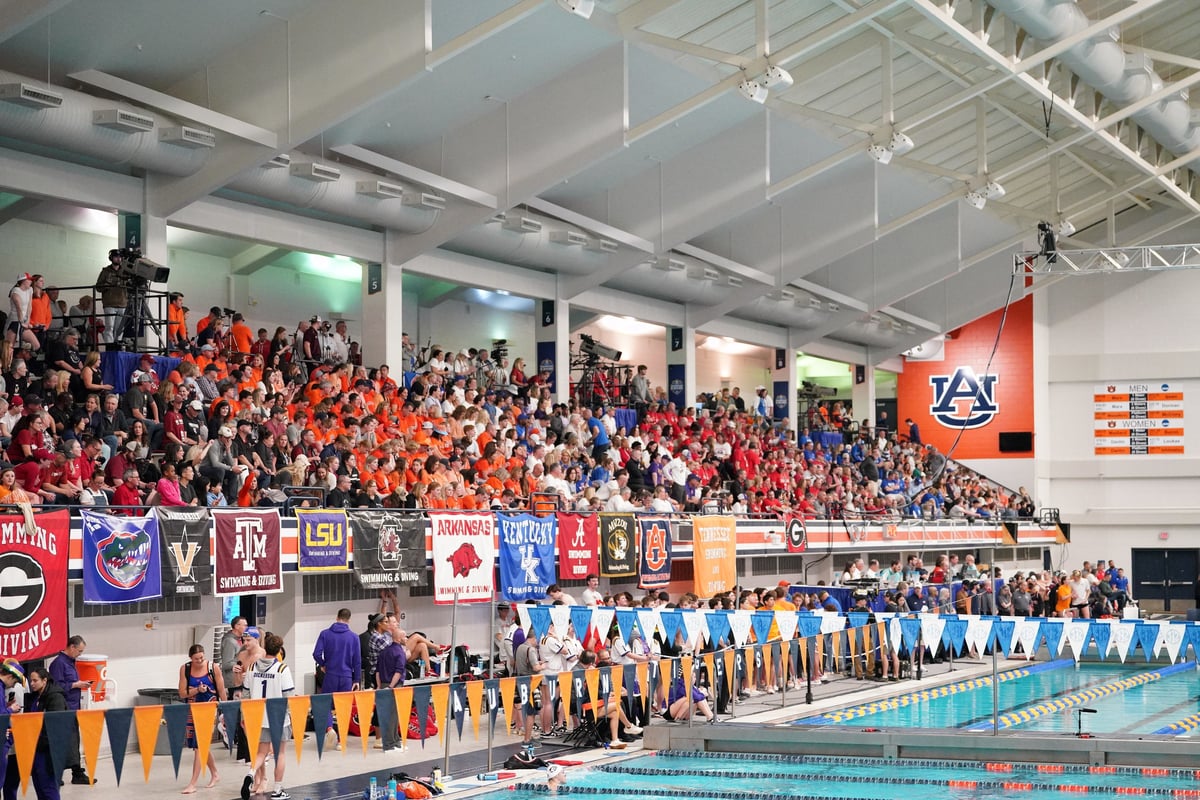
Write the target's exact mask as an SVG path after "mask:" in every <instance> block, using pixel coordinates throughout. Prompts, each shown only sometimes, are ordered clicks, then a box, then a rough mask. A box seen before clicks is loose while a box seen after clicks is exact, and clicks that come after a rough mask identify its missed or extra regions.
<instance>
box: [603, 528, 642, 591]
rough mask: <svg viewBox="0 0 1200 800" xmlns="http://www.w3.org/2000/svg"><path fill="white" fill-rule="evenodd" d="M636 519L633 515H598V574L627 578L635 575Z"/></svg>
mask: <svg viewBox="0 0 1200 800" xmlns="http://www.w3.org/2000/svg"><path fill="white" fill-rule="evenodd" d="M636 531H637V518H636V517H635V516H633V514H601V515H600V574H601V575H603V576H604V577H606V578H628V577H630V576H631V575H636V574H637V547H636V544H637V533H636Z"/></svg>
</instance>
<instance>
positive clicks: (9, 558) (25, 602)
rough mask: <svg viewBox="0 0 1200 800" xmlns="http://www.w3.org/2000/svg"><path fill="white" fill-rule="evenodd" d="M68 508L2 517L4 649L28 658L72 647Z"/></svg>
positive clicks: (0, 628)
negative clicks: (68, 588)
mask: <svg viewBox="0 0 1200 800" xmlns="http://www.w3.org/2000/svg"><path fill="white" fill-rule="evenodd" d="M70 541H71V516H70V512H68V511H52V512H50V513H48V514H34V515H32V518H31V519H30V520H29V522H26V519H25V517H23V516H21V515H20V514H4V515H0V653H3V654H4V656H5V657H6V658H15V659H17V660H18V661H27V660H30V659H35V658H44V657H46V656H52V655H54V654H55V653H57V652H58V651H59V650H62V649H63V648H64V647H66V645H67V558H68V552H67V547H68V544H69V543H70Z"/></svg>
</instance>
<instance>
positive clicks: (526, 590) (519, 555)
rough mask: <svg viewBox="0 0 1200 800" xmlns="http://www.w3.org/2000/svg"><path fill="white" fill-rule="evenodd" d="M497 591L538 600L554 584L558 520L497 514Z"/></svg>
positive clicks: (517, 598) (507, 597)
mask: <svg viewBox="0 0 1200 800" xmlns="http://www.w3.org/2000/svg"><path fill="white" fill-rule="evenodd" d="M496 521H497V524H498V525H499V528H500V594H502V595H503V596H504V599H505V600H513V601H517V602H519V601H521V600H541V599H542V598H544V597H545V596H546V588H547V587H548V586H549V585H550V584H552V583H554V539H555V535H556V533H557V527H558V526H557V524H556V523H557V520H556V519H555V518H554V517H550V516H546V517H535V516H533V515H532V514H515V515H510V514H499V515H497V520H496Z"/></svg>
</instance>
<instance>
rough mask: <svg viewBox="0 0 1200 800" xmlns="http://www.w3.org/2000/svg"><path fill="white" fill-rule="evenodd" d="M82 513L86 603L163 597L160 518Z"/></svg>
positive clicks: (84, 599) (132, 601) (134, 600)
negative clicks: (159, 539)
mask: <svg viewBox="0 0 1200 800" xmlns="http://www.w3.org/2000/svg"><path fill="white" fill-rule="evenodd" d="M82 515H83V525H82V527H83V602H85V603H136V602H137V601H139V600H152V599H154V598H156V597H162V556H161V554H160V553H159V547H160V544H159V541H158V517H156V516H154V515H153V514H147V515H146V516H144V517H110V516H109V515H107V514H97V513H96V512H94V511H84V512H82Z"/></svg>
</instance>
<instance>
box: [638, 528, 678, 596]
mask: <svg viewBox="0 0 1200 800" xmlns="http://www.w3.org/2000/svg"><path fill="white" fill-rule="evenodd" d="M638 533H639V535H640V537H641V539H640V544H639V546H638V554H639V556H640V557H639V558H638V586H639V587H641V588H642V589H661V588H662V587H664V586H666V585H667V584H669V583H670V582H671V522H670V520H667V519H642V520H638Z"/></svg>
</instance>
